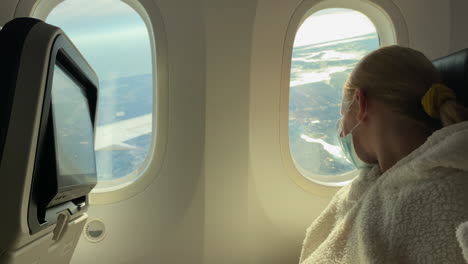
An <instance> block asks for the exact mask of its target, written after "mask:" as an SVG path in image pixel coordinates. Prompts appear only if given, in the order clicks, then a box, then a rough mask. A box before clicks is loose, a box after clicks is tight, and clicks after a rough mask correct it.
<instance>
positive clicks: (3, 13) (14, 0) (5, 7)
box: [0, 0, 19, 27]
mask: <svg viewBox="0 0 468 264" xmlns="http://www.w3.org/2000/svg"><path fill="white" fill-rule="evenodd" d="M18 1H19V0H2V1H1V3H0V27H2V26H3V25H5V24H6V23H7V22H8V21H10V20H12V19H13V14H14V13H15V8H16V6H17V5H18Z"/></svg>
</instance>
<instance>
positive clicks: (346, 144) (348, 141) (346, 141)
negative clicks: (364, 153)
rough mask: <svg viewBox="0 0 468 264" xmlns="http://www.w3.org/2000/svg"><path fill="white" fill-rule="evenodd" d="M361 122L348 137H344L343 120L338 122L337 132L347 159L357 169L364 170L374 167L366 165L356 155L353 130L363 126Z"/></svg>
mask: <svg viewBox="0 0 468 264" xmlns="http://www.w3.org/2000/svg"><path fill="white" fill-rule="evenodd" d="M361 121H362V119H361V120H359V122H358V123H357V124H356V125H355V126H354V127H353V128H352V129H351V130H350V131H349V133H348V134H347V135H346V136H342V134H343V124H342V122H341V119H340V120H338V123H337V124H336V132H337V136H338V141H339V142H340V145H341V149H342V150H343V153H344V155H345V157H346V159H347V160H348V161H349V162H351V163H352V164H353V165H354V166H356V168H358V169H364V168H369V167H371V166H372V164H369V163H366V162H364V161H362V160H361V159H360V158H359V156H358V155H357V153H356V149H355V148H354V142H353V133H352V132H353V130H354V129H356V127H358V126H359V125H360V124H361Z"/></svg>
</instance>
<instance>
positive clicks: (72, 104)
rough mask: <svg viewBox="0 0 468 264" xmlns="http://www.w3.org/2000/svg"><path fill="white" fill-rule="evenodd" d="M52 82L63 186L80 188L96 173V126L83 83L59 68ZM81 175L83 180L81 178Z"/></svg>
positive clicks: (58, 158)
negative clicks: (81, 184)
mask: <svg viewBox="0 0 468 264" xmlns="http://www.w3.org/2000/svg"><path fill="white" fill-rule="evenodd" d="M53 76H54V77H53V82H52V112H53V119H54V129H55V132H54V134H55V149H56V156H57V163H58V171H59V174H60V175H61V176H65V175H69V176H71V175H76V176H75V177H59V185H61V186H69V185H76V184H80V183H82V182H85V181H86V178H87V177H86V176H85V175H89V174H95V173H96V164H95V156H94V142H93V140H94V138H93V137H94V134H93V123H92V121H91V115H90V111H89V106H88V100H87V98H86V96H85V94H84V92H83V89H81V88H80V86H79V84H78V83H77V82H76V81H75V80H74V79H72V78H70V77H69V75H68V74H67V73H65V71H63V70H62V68H61V67H60V66H58V65H55V69H54V75H53ZM80 175H81V177H80Z"/></svg>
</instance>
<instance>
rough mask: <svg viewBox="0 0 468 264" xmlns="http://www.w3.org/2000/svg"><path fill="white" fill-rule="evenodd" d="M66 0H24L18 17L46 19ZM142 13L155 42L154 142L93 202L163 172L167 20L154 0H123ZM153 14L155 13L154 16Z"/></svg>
mask: <svg viewBox="0 0 468 264" xmlns="http://www.w3.org/2000/svg"><path fill="white" fill-rule="evenodd" d="M63 1H64V0H42V1H37V0H20V2H19V3H18V6H17V8H16V10H15V14H14V17H22V16H29V17H35V18H38V19H41V20H45V18H47V16H48V15H49V14H50V12H51V11H52V10H53V9H54V8H55V7H56V6H57V5H59V4H60V3H62V2H63ZM120 1H121V2H123V3H125V4H127V5H129V7H130V8H132V9H133V10H134V11H136V12H137V13H138V15H139V16H140V17H141V19H142V20H143V22H144V23H145V25H146V27H147V29H148V34H149V39H150V46H151V56H152V58H151V59H152V67H153V94H154V95H155V96H154V99H156V100H153V113H156V114H153V116H152V118H153V120H152V131H153V132H152V139H151V145H150V148H149V151H148V154H147V157H146V158H145V161H144V162H143V163H142V164H141V166H140V167H139V168H138V169H136V170H135V171H133V172H132V173H130V174H128V175H126V176H124V177H122V178H119V179H115V180H109V181H106V183H105V185H107V186H106V187H101V188H99V189H97V190H93V191H92V192H91V193H90V195H89V198H90V199H89V201H90V203H91V204H110V203H115V202H119V201H123V200H127V199H129V198H131V197H133V196H135V195H137V194H138V193H141V192H143V191H144V190H145V189H146V188H148V186H149V185H150V184H151V183H152V182H153V181H154V180H156V178H157V177H158V176H159V174H160V173H161V169H162V167H163V163H164V157H165V155H166V145H167V136H168V132H167V129H168V115H169V114H168V99H169V98H168V86H169V82H168V81H169V73H168V68H169V67H168V52H167V50H168V45H167V36H166V31H165V25H164V21H163V19H162V15H161V12H160V9H159V8H158V6H157V5H156V4H155V3H154V2H153V1H151V0H120ZM150 14H151V16H150Z"/></svg>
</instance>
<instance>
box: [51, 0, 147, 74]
mask: <svg viewBox="0 0 468 264" xmlns="http://www.w3.org/2000/svg"><path fill="white" fill-rule="evenodd" d="M46 21H47V22H48V23H50V24H53V25H56V26H59V27H60V28H62V29H63V30H64V31H65V33H66V34H67V35H68V36H69V37H70V38H71V40H72V42H73V43H74V44H75V45H76V46H77V47H78V49H79V50H80V51H81V53H82V54H83V56H84V57H85V58H86V60H87V61H88V62H89V63H90V64H91V67H93V69H94V70H95V71H96V73H97V74H98V76H99V79H100V80H101V81H103V80H113V79H117V78H121V77H128V76H135V75H141V74H150V73H151V72H152V64H151V48H150V41H149V35H148V30H147V28H146V25H145V23H144V22H143V20H142V19H141V17H140V16H139V15H138V13H137V12H136V11H134V10H133V9H132V8H131V7H130V6H128V5H127V4H125V3H123V2H122V1H120V0H99V1H96V0H66V1H64V2H63V3H61V4H59V5H58V6H57V7H56V8H54V10H52V12H51V13H50V14H49V16H48V17H47V20H46Z"/></svg>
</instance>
